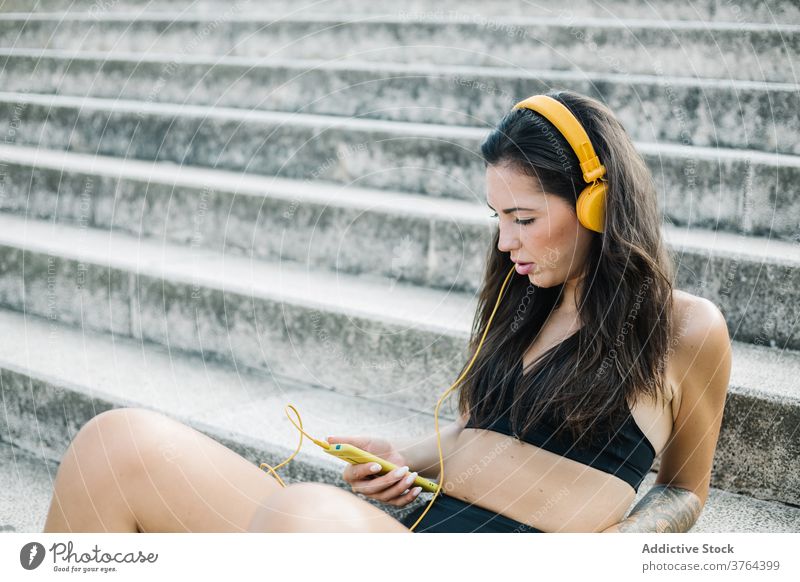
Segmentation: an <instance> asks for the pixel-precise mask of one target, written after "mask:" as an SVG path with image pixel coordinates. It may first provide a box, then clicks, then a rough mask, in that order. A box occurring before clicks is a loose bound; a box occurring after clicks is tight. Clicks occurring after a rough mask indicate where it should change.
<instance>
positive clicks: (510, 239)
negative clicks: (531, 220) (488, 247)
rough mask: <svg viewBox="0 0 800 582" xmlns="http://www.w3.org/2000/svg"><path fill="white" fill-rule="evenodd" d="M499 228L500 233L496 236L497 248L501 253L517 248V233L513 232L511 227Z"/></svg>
mask: <svg viewBox="0 0 800 582" xmlns="http://www.w3.org/2000/svg"><path fill="white" fill-rule="evenodd" d="M499 228H500V235H499V236H498V238H497V250H499V251H500V252H503V253H510V252H511V251H513V250H515V249H517V248H519V244H520V242H519V233H518V232H514V230H515V229H513V228H503V227H499Z"/></svg>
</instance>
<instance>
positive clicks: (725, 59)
mask: <svg viewBox="0 0 800 582" xmlns="http://www.w3.org/2000/svg"><path fill="white" fill-rule="evenodd" d="M235 6H236V5H233V6H232V7H231V8H230V9H229V10H226V11H225V12H224V13H223V14H213V15H211V14H209V15H197V16H178V15H175V14H173V15H169V16H167V15H162V16H158V15H156V14H151V15H149V16H148V15H143V16H141V17H137V18H135V19H133V18H132V17H131V15H114V14H103V15H98V17H97V18H86V17H85V16H82V15H57V16H53V15H32V16H28V15H26V16H24V17H18V16H13V15H8V16H0V45H2V46H6V47H12V46H13V47H16V48H49V49H66V50H71V51H75V50H100V51H109V50H116V51H124V52H132V51H135V52H142V47H148V48H147V51H148V52H156V53H172V54H205V55H226V56H251V57H269V58H311V59H331V60H338V59H355V60H372V61H391V62H402V63H420V62H425V63H435V64H440V65H479V66H505V67H521V68H522V69H523V70H525V69H528V68H530V67H531V63H536V66H535V68H536V69H554V70H577V71H584V70H585V71H594V72H617V73H626V74H656V75H676V76H689V77H706V78H718V79H742V80H752V81H777V82H789V83H796V82H797V79H796V78H795V74H794V68H793V67H792V62H793V61H794V60H796V58H797V55H798V54H800V51H798V47H799V46H800V27H799V26H797V25H786V24H771V25H758V24H746V23H738V22H735V23H699V22H684V23H681V22H677V21H673V22H670V23H664V22H659V21H646V22H637V21H631V20H619V19H614V18H606V19H593V18H586V17H583V16H579V15H575V14H563V15H554V16H551V17H549V18H542V17H537V18H527V19H521V18H519V17H496V18H492V19H490V20H489V21H488V23H487V22H480V21H477V22H475V21H470V19H460V18H448V17H447V16H444V17H437V16H435V15H434V16H433V17H430V18H429V17H428V16H427V15H424V14H423V15H415V14H413V13H408V14H407V15H398V16H394V17H369V18H363V17H357V18H347V17H344V18H343V17H341V16H306V17H286V18H281V19H277V20H276V19H274V18H272V17H262V18H258V17H254V16H251V15H247V13H246V12H244V11H237V10H236V9H235Z"/></svg>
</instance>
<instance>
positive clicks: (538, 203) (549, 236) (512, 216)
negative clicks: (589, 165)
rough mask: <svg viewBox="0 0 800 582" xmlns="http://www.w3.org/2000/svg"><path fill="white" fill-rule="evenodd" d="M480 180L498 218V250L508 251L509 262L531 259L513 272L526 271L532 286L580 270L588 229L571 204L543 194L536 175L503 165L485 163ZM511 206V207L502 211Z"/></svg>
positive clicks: (570, 277)
mask: <svg viewBox="0 0 800 582" xmlns="http://www.w3.org/2000/svg"><path fill="white" fill-rule="evenodd" d="M486 185H487V194H486V201H487V203H488V205H489V207H490V208H491V209H492V210H493V211H494V212H496V213H497V215H498V220H499V222H500V224H499V228H500V238H499V240H498V243H497V248H498V250H500V251H501V252H506V253H510V258H511V260H513V261H514V262H517V263H534V264H533V265H531V266H530V267H527V268H526V267H522V268H521V267H520V266H519V265H518V266H517V272H518V273H520V271H522V273H521V274H526V273H525V272H526V271H529V272H527V276H528V279H529V280H530V281H531V283H533V284H534V285H536V286H538V287H553V286H555V285H559V284H561V283H565V282H567V281H569V280H572V281H573V282H576V281H577V280H578V279H579V278H580V276H581V273H582V272H583V265H584V263H585V261H586V258H587V256H588V252H589V246H590V243H591V240H592V231H590V230H588V229H587V228H585V227H584V226H583V225H582V224H581V223H580V222H579V221H578V217H577V215H576V214H575V210H574V208H573V207H572V205H571V204H570V203H568V202H567V201H566V200H564V199H563V198H560V197H558V196H555V195H552V194H545V193H544V192H543V191H542V190H541V185H540V184H539V181H538V180H537V179H536V178H532V177H530V176H527V175H525V174H521V173H519V172H517V171H515V170H514V169H513V168H511V167H509V166H506V165H499V166H488V167H487V169H486ZM514 208H516V209H517V210H513V211H511V212H508V213H506V212H505V211H506V210H508V209H514ZM523 209H526V210H523ZM528 221H532V222H528ZM526 223H527V224H526Z"/></svg>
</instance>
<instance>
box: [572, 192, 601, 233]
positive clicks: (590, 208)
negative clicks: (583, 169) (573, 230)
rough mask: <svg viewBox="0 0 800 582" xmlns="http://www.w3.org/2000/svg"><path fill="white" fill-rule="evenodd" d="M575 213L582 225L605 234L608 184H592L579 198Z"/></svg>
mask: <svg viewBox="0 0 800 582" xmlns="http://www.w3.org/2000/svg"><path fill="white" fill-rule="evenodd" d="M575 211H576V214H577V215H578V220H579V221H580V223H581V224H582V225H583V226H584V227H586V228H588V229H589V230H593V231H595V232H603V228H604V225H605V216H606V183H605V182H604V181H602V180H600V181H597V182H596V183H594V184H590V185H589V186H587V187H586V188H584V189H583V191H582V192H581V195H580V196H578V202H577V203H576V205H575Z"/></svg>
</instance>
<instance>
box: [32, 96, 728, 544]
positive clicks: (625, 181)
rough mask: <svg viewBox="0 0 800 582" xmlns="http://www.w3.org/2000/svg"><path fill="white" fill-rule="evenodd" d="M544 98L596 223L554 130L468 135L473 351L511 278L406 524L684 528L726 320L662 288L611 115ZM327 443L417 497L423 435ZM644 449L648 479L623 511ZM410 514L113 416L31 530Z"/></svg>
mask: <svg viewBox="0 0 800 582" xmlns="http://www.w3.org/2000/svg"><path fill="white" fill-rule="evenodd" d="M548 96H549V97H550V98H551V99H554V100H555V101H556V102H557V103H556V105H559V104H560V105H561V106H566V107H567V108H568V110H569V111H570V112H571V113H572V115H574V116H575V118H576V123H578V124H579V126H580V127H582V128H583V130H585V132H586V134H587V136H588V139H589V140H590V142H591V144H592V145H593V146H594V150H595V152H596V154H597V157H598V158H599V163H601V164H602V165H603V167H604V168H605V175H604V176H602V178H603V179H604V182H603V186H604V187H605V193H604V198H600V200H602V206H601V207H600V208H601V211H600V214H598V213H597V208H595V210H594V215H593V216H594V222H595V224H592V220H586V219H584V218H585V216H584V215H585V211H581V213H580V216H581V218H579V215H578V214H576V203H577V202H578V200H579V195H580V193H581V192H582V191H583V190H584V188H586V187H587V182H590V181H592V182H594V186H597V185H598V184H599V182H598V181H597V175H595V177H594V178H591V179H588V180H587V178H586V176H587V174H586V171H587V168H588V166H586V165H584V168H581V166H580V164H579V160H578V157H577V155H576V153H575V151H574V150H573V147H572V146H571V145H570V143H569V142H568V141H567V139H565V137H564V135H563V134H562V131H563V128H562V129H558V128H556V126H554V125H553V124H552V123H551V122H550V121H548V119H547V117H545V116H544V115H542V114H541V113H538V112H536V111H533V110H531V109H529V108H527V107H518V108H515V109H513V110H512V111H511V112H510V113H508V114H507V115H506V116H505V117H504V118H503V119H502V120H501V122H500V123H499V125H498V127H497V128H496V129H495V130H494V131H493V132H492V133H491V134H490V135H489V136H488V138H487V139H486V140H485V141H484V143H483V144H482V146H481V151H482V155H483V157H484V160H485V163H486V183H487V203H488V205H489V207H490V208H491V209H492V210H493V211H495V215H496V216H497V218H498V220H499V225H498V229H497V232H496V234H495V237H494V241H493V243H492V246H491V248H490V251H489V256H488V261H487V268H486V271H485V278H484V281H483V285H482V288H481V292H480V301H479V308H478V310H477V312H476V317H475V322H474V325H473V334H472V341H471V349H472V352H473V354H474V353H475V350H476V348H477V345H478V341H479V339H480V338H481V337H482V336H483V333H484V331H485V330H486V326H487V322H488V320H489V317H490V315H491V312H492V309H493V308H494V306H495V303H496V302H497V299H498V297H499V295H500V289H501V286H502V285H503V282H504V280H505V278H506V274H507V273H508V272H509V270H510V269H511V268H512V266H513V265H514V263H516V267H515V268H516V275H514V276H513V277H512V279H511V280H510V282H509V283H508V284H507V288H506V290H505V291H504V294H503V298H502V301H500V303H499V308H498V311H497V313H496V314H495V317H494V319H493V321H492V325H491V326H490V329H489V332H488V334H487V335H486V338H485V341H484V344H483V345H482V347H481V349H480V351H479V353H478V355H477V357H476V358H475V361H474V362H473V365H472V367H471V368H470V369H469V371H468V374H467V375H466V376H465V378H464V380H463V382H462V384H461V385H460V387H459V390H460V393H459V412H460V417H459V419H458V420H457V421H456V422H454V423H452V424H451V425H449V426H448V427H446V428H445V429H443V430H442V431H441V446H442V453H443V458H444V467H445V478H444V482H443V486H442V490H441V491H440V493H439V495H438V497H437V498H436V500H435V501H434V503H433V505H432V507H431V508H430V510H428V512H427V513H426V514H425V515H424V516H423V517H422V520H421V521H419V524H418V525H417V526H416V528H415V531H420V532H424V531H433V532H435V531H507V532H537V531H542V532H615V531H687V530H688V529H689V528H690V527H691V526H692V524H694V522H695V521H696V519H697V517H698V515H699V514H700V511H701V510H702V507H703V505H704V503H705V501H706V498H707V496H708V488H709V480H710V472H711V466H712V461H713V457H714V450H715V448H716V443H717V438H718V434H719V428H720V423H721V420H722V412H723V407H724V403H725V396H726V391H727V385H728V380H729V375H730V366H731V346H730V340H729V337H728V332H727V326H726V323H725V320H724V318H723V316H722V314H721V313H720V311H719V310H718V309H717V308H716V307H715V306H714V305H713V304H712V303H710V302H709V301H707V300H705V299H701V298H699V297H695V296H694V295H691V294H689V293H686V292H683V291H679V290H675V289H673V288H672V280H673V267H672V264H671V262H670V258H669V256H668V254H667V252H666V250H665V247H664V243H663V241H662V237H661V229H660V227H661V220H662V219H661V216H660V213H659V212H658V205H657V199H656V192H655V188H654V186H653V182H652V178H651V176H650V174H649V172H648V170H647V167H646V166H645V164H644V162H643V161H642V159H641V157H640V156H639V155H638V154H637V153H636V151H635V149H634V147H633V144H632V142H631V140H630V137H629V136H628V134H627V133H626V132H625V130H624V129H623V127H622V126H621V125H620V124H619V122H618V121H617V120H616V119H615V118H614V116H613V114H612V113H611V112H610V111H609V110H608V109H607V108H605V107H604V106H603V105H601V104H600V103H598V102H597V101H595V100H592V99H589V98H586V97H583V96H581V95H578V94H575V93H571V92H566V91H563V92H553V93H550V94H548ZM559 127H560V124H559ZM595 162H597V161H596V160H595ZM595 169H597V164H596V163H595ZM580 200H581V203H583V202H584V201H585V200H586V198H581V199H580ZM594 202H595V203H596V202H597V199H596V198H595V199H594ZM590 206H591V204H590ZM589 214H590V215H591V214H592V212H590V213H589ZM598 217H601V218H598ZM598 221H599V226H598V224H597V223H598ZM328 440H329V442H350V443H352V444H354V445H356V446H358V447H361V448H363V449H365V450H367V451H370V452H372V453H374V454H376V455H378V456H380V457H383V458H384V459H386V460H389V461H391V462H393V463H395V464H397V465H398V466H400V467H401V469H400V470H398V471H397V473H398V474H387V475H381V476H376V475H375V474H373V473H372V472H371V466H370V465H369V464H362V465H348V466H347V467H346V468H345V470H344V479H345V480H346V481H347V482H348V483H349V484H350V485H351V487H352V489H353V491H355V492H360V493H362V494H364V495H366V496H368V497H372V498H374V499H377V500H380V501H382V502H384V503H386V504H388V505H394V506H405V505H407V504H409V503H411V502H412V501H413V500H414V499H415V498H416V495H418V493H419V490H418V489H417V488H409V483H410V482H411V481H413V478H414V476H415V473H419V474H421V475H423V476H425V477H429V478H433V479H437V478H438V477H439V455H438V448H437V442H436V436H435V435H431V436H429V437H428V438H427V439H425V440H423V441H420V440H419V439H414V440H410V439H409V440H404V441H395V442H391V441H389V440H386V439H370V438H367V437H356V436H340V437H329V439H328ZM164 442H167V443H170V444H171V448H170V450H171V451H172V454H171V455H170V456H169V458H165V456H164V455H163V454H162V453H161V452H162V451H163V450H164V447H163V443H164ZM97 451H106V452H107V453H108V454H106V455H104V456H102V457H101V456H100V455H97V454H96V452H97ZM657 455H661V465H660V469H659V473H658V477H657V479H656V485H655V486H654V487H653V488H652V489H650V491H648V493H647V494H646V495H645V496H644V498H643V499H642V500H641V501H640V502H639V503H638V504H637V506H636V507H635V508H634V509H633V510H632V511H631V514H630V515H629V516H628V517H627V518H626V519H624V520H623V516H624V515H625V512H626V511H627V510H628V508H629V507H630V505H631V503H632V501H633V499H634V497H635V493H636V490H637V488H638V487H639V485H640V483H641V481H642V479H643V477H644V475H645V474H646V473H647V471H648V470H649V469H650V467H651V465H652V462H653V460H654V458H655V457H656V456H657ZM209 471H211V472H209ZM409 471H410V474H409ZM424 509H425V506H422V507H420V508H419V509H417V510H415V511H414V512H412V513H411V514H410V515H408V516H407V517H406V518H404V519H403V520H402V522H401V521H398V520H396V519H394V518H393V517H391V516H389V515H388V514H387V513H385V512H383V511H381V510H380V509H378V508H377V507H375V506H374V505H372V504H370V503H368V502H366V501H364V500H363V499H360V498H359V497H357V496H355V495H351V494H350V493H348V492H346V491H343V490H341V489H339V488H336V487H334V486H331V485H326V484H319V483H298V484H294V485H290V486H288V487H286V488H281V487H280V486H279V485H278V483H277V482H275V481H274V480H273V479H272V478H270V477H268V476H266V475H265V474H264V473H263V472H262V471H261V470H260V469H258V468H256V467H255V466H254V465H252V464H251V463H249V462H248V461H246V460H245V459H243V458H241V457H239V456H238V455H236V454H235V453H233V452H232V451H230V450H229V449H226V448H225V447H223V446H222V445H221V444H219V443H217V442H215V441H213V440H212V439H210V438H208V437H205V436H204V435H202V434H200V433H198V432H197V431H194V430H193V429H191V428H189V427H186V426H184V425H182V424H180V423H177V422H175V421H172V420H170V419H169V418H167V417H164V416H162V415H159V414H157V413H153V412H148V411H145V410H139V409H119V410H114V411H109V412H106V413H104V414H101V415H99V416H97V417H95V418H94V419H93V420H92V421H90V422H89V423H87V425H86V426H85V427H84V428H83V429H82V430H81V431H80V432H79V434H78V435H77V436H76V438H75V440H74V441H73V443H72V444H71V445H70V449H69V450H68V451H67V454H66V455H65V458H64V461H63V462H62V465H61V467H60V468H59V473H58V477H57V479H56V491H55V495H54V499H53V503H52V505H51V508H50V513H49V515H48V518H47V523H46V526H45V531H66V530H72V531H106V530H109V531H272V532H288V531H362V532H384V531H385V532H394V531H397V532H407V531H409V529H408V527H409V526H412V525H413V524H414V523H415V522H416V521H417V520H418V519H419V517H420V516H421V514H422V512H423V510H424Z"/></svg>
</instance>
